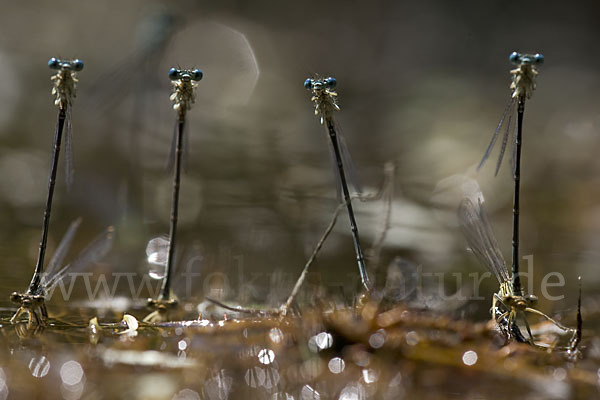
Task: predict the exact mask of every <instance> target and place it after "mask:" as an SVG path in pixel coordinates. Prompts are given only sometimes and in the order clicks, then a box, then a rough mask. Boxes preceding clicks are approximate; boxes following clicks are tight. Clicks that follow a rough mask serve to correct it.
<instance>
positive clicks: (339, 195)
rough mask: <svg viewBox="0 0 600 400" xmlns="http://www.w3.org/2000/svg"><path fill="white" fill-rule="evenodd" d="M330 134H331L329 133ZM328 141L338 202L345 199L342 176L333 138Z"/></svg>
mask: <svg viewBox="0 0 600 400" xmlns="http://www.w3.org/2000/svg"><path fill="white" fill-rule="evenodd" d="M328 135H329V134H328ZM327 143H329V145H328V148H329V161H330V163H331V169H332V170H333V176H334V177H335V178H334V179H335V195H336V198H337V201H338V203H341V202H342V201H343V196H342V178H341V177H340V170H339V169H338V166H337V158H336V157H335V151H334V150H333V144H331V140H329V139H327Z"/></svg>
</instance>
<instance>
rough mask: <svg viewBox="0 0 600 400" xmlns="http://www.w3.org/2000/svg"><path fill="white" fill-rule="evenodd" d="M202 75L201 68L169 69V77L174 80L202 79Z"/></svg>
mask: <svg viewBox="0 0 600 400" xmlns="http://www.w3.org/2000/svg"><path fill="white" fill-rule="evenodd" d="M203 76H204V74H203V73H202V71H201V70H199V69H197V68H196V69H193V70H187V69H184V70H180V69H177V68H171V69H170V70H169V79H171V80H172V81H176V80H179V79H180V80H183V81H188V82H189V81H196V82H197V81H199V80H201V79H202V77H203Z"/></svg>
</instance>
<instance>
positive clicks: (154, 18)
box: [86, 7, 184, 114]
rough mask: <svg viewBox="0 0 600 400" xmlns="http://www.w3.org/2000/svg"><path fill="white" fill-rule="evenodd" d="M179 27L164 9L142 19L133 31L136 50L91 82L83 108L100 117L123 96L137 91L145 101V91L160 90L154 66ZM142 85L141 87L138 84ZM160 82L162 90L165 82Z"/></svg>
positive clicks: (171, 15) (182, 24) (171, 12)
mask: <svg viewBox="0 0 600 400" xmlns="http://www.w3.org/2000/svg"><path fill="white" fill-rule="evenodd" d="M183 26H184V21H183V20H182V19H181V18H180V17H179V16H178V15H176V14H174V13H173V10H172V9H170V8H166V7H165V8H162V7H161V8H160V9H157V10H156V12H151V13H149V14H148V15H146V16H145V17H144V18H142V19H141V21H140V23H139V24H138V26H137V27H136V36H137V37H138V43H137V48H136V50H134V51H133V52H132V53H131V54H130V55H129V56H127V57H126V58H125V59H123V60H122V61H120V62H118V63H117V64H116V65H114V66H113V67H112V68H111V69H110V70H109V71H108V72H106V73H104V74H103V75H101V76H99V77H98V78H97V79H96V80H95V81H94V82H92V84H91V85H90V90H88V92H89V93H91V96H87V97H88V100H89V101H87V102H86V104H87V105H88V107H86V108H88V109H93V110H94V112H95V113H97V114H104V113H106V111H107V110H108V109H109V108H111V107H114V106H115V105H118V104H120V103H121V101H122V99H123V98H124V96H123V95H122V94H123V93H130V92H131V91H132V89H136V88H141V89H142V92H143V93H140V96H143V97H145V94H146V93H147V92H148V91H147V90H146V89H149V88H151V87H156V86H161V85H160V84H159V83H158V82H157V79H156V78H157V76H156V74H155V73H154V72H155V71H156V66H157V65H159V64H160V61H161V59H162V57H163V54H164V51H165V49H166V48H167V47H168V46H169V44H170V42H171V40H172V38H173V35H174V34H175V33H177V31H178V30H179V29H181V28H182V27H183ZM162 81H163V80H161V81H160V82H162ZM142 82H143V84H139V83H142ZM164 82H165V84H164V86H165V87H166V82H167V81H166V80H164Z"/></svg>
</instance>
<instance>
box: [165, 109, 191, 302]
mask: <svg viewBox="0 0 600 400" xmlns="http://www.w3.org/2000/svg"><path fill="white" fill-rule="evenodd" d="M184 126H185V118H184V117H179V120H178V123H177V143H176V147H175V173H174V175H173V197H172V202H171V227H170V230H169V254H168V258H167V268H166V274H165V279H164V280H163V285H162V289H161V298H162V299H163V300H168V299H170V297H171V275H172V273H173V268H174V262H175V238H176V234H177V218H178V215H179V186H180V184H179V183H180V181H181V159H182V152H183V151H182V148H183V128H184Z"/></svg>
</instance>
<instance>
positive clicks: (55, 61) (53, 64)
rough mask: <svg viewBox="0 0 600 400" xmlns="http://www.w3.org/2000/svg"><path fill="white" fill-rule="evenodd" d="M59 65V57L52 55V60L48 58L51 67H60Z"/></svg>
mask: <svg viewBox="0 0 600 400" xmlns="http://www.w3.org/2000/svg"><path fill="white" fill-rule="evenodd" d="M59 66H60V61H59V60H58V58H54V57H52V58H51V59H50V60H48V67H50V69H58V67H59Z"/></svg>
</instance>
